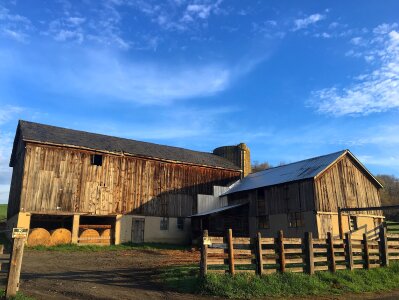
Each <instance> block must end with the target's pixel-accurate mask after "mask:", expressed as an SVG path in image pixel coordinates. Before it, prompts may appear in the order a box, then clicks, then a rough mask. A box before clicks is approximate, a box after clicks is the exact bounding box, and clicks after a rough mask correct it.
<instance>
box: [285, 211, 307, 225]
mask: <svg viewBox="0 0 399 300" xmlns="http://www.w3.org/2000/svg"><path fill="white" fill-rule="evenodd" d="M303 226H304V221H303V214H302V213H301V212H292V213H288V227H290V228H297V227H303Z"/></svg>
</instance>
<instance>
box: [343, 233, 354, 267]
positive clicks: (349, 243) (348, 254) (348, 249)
mask: <svg viewBox="0 0 399 300" xmlns="http://www.w3.org/2000/svg"><path fill="white" fill-rule="evenodd" d="M345 243H346V259H347V263H348V267H349V270H353V251H352V235H351V234H350V233H345Z"/></svg>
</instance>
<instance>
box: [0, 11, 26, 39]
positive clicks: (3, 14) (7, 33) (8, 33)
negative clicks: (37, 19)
mask: <svg viewBox="0 0 399 300" xmlns="http://www.w3.org/2000/svg"><path fill="white" fill-rule="evenodd" d="M32 30H33V26H32V23H31V21H30V20H29V19H28V18H26V17H24V16H21V15H19V14H15V13H12V12H11V11H10V10H9V9H8V8H6V7H4V6H2V5H1V4H0V36H3V37H6V38H11V39H13V40H15V41H18V42H26V41H27V39H28V36H29V33H30V32H31V31H32Z"/></svg>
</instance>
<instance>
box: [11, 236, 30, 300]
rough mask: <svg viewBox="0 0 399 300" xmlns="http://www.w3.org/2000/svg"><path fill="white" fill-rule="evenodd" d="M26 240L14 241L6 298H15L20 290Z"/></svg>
mask: <svg viewBox="0 0 399 300" xmlns="http://www.w3.org/2000/svg"><path fill="white" fill-rule="evenodd" d="M25 240H26V239H25V238H15V239H13V245H12V253H11V259H10V269H9V271H8V280H7V288H6V298H7V299H9V298H11V297H15V296H16V295H17V291H18V289H19V279H20V275H21V265H22V257H23V255H24V246H25Z"/></svg>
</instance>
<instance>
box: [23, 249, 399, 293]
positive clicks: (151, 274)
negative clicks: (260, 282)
mask: <svg viewBox="0 0 399 300" xmlns="http://www.w3.org/2000/svg"><path fill="white" fill-rule="evenodd" d="M198 261H199V253H198V252H191V251H182V250H126V251H122V250H121V251H100V252H83V251H82V252H80V251H79V252H57V251H51V252H50V251H32V250H27V251H26V252H25V255H24V262H23V266H22V281H21V288H20V289H21V291H22V292H23V293H24V294H26V295H30V296H33V297H34V298H36V299H57V300H58V299H60V300H64V299H140V300H144V299H178V300H179V299H198V298H202V299H215V298H214V297H209V298H207V297H200V296H197V295H191V294H181V293H175V292H173V291H171V290H169V289H167V288H166V287H165V286H163V285H161V283H160V281H159V270H160V268H162V267H165V266H171V265H182V264H193V263H194V264H195V263H198ZM398 288H399V287H398ZM274 299H275V298H274ZM292 299H294V298H292ZM295 299H298V298H295ZM305 299H308V300H309V299H316V298H313V297H309V298H305ZM317 299H340V300H342V299H359V300H360V299H380V300H391V299H399V290H398V291H394V292H390V293H384V294H363V295H345V296H340V297H335V296H332V297H321V298H317Z"/></svg>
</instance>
